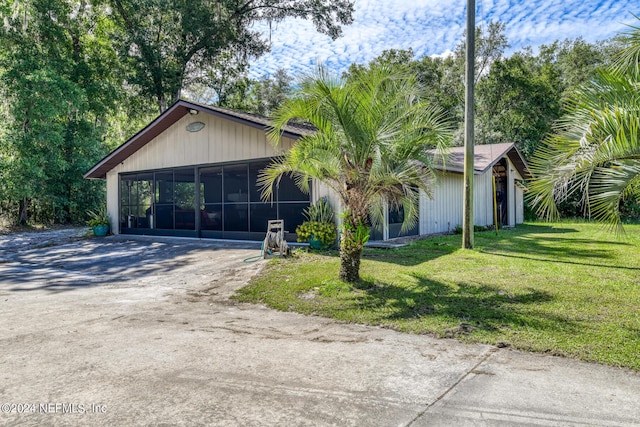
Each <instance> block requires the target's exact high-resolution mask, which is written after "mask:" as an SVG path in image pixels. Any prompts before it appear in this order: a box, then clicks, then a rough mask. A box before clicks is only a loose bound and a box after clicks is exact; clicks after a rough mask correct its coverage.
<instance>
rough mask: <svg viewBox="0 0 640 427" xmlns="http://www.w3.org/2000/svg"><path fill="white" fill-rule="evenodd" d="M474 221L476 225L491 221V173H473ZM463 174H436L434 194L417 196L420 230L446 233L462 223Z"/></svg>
mask: <svg viewBox="0 0 640 427" xmlns="http://www.w3.org/2000/svg"><path fill="white" fill-rule="evenodd" d="M473 187H474V195H473V199H474V200H473V206H474V208H473V221H474V223H475V225H490V224H492V223H493V199H492V181H491V174H490V173H485V174H482V175H474V177H473ZM463 189H464V176H463V175H462V174H458V173H446V174H441V175H439V176H438V177H437V180H436V182H435V183H434V186H433V194H432V196H433V198H432V199H429V197H428V196H427V195H426V194H423V195H422V196H421V197H420V234H434V233H447V232H450V231H453V230H454V229H455V227H456V226H458V225H460V226H461V225H462V213H463V212H462V208H463V206H462V205H463V200H462V198H463Z"/></svg>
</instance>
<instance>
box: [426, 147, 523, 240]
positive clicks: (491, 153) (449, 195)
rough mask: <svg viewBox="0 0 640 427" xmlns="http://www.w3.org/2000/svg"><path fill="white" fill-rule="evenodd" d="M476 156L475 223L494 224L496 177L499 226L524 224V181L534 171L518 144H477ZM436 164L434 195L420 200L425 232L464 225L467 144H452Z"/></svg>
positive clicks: (451, 229)
mask: <svg viewBox="0 0 640 427" xmlns="http://www.w3.org/2000/svg"><path fill="white" fill-rule="evenodd" d="M474 157H475V158H474V173H473V175H474V177H473V187H474V193H473V206H474V210H473V220H474V224H475V225H480V226H487V225H492V224H494V195H493V191H494V190H493V177H495V191H496V194H495V201H496V204H497V206H496V213H497V219H498V223H499V226H500V227H505V226H506V227H513V226H515V225H516V224H522V223H523V222H524V189H525V187H524V185H523V181H524V180H526V179H528V178H530V173H529V170H528V167H527V163H526V161H525V160H524V157H522V154H520V152H519V151H518V149H517V148H516V146H515V144H513V143H502V144H486V145H476V146H475V147H474ZM436 159H437V158H436ZM436 168H437V169H438V170H439V171H440V173H439V174H438V177H437V180H436V185H434V188H433V193H432V198H428V197H423V198H421V202H420V218H421V221H420V225H421V228H420V233H421V234H435V233H445V232H449V231H453V229H455V227H456V226H459V225H462V216H463V215H462V214H463V212H462V192H463V186H464V179H463V171H464V147H451V148H450V149H449V150H448V157H447V158H446V159H445V161H444V162H442V161H437V162H436Z"/></svg>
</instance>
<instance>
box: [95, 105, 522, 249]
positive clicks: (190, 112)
mask: <svg viewBox="0 0 640 427" xmlns="http://www.w3.org/2000/svg"><path fill="white" fill-rule="evenodd" d="M268 126H269V122H268V120H267V119H266V118H265V117H262V116H258V115H254V114H248V113H242V112H238V111H232V110H228V109H224V108H219V107H212V106H204V105H200V104H196V103H193V102H188V101H183V100H180V101H177V102H176V103H175V104H173V105H172V106H171V107H169V108H168V109H167V110H166V111H165V112H164V113H162V114H161V115H160V116H158V117H157V118H156V119H155V120H154V121H152V122H151V123H149V125H147V126H146V127H145V128H144V129H142V130H141V131H140V132H138V133H137V134H136V135H134V136H133V137H132V138H130V139H129V140H128V141H126V142H125V143H124V144H122V145H121V146H119V147H118V148H116V149H115V150H114V151H113V152H111V153H110V154H109V155H107V156H106V157H105V158H104V159H102V160H100V161H99V162H98V163H97V164H96V165H95V166H94V167H93V168H91V169H90V170H89V171H88V172H87V173H86V174H85V178H93V179H106V183H107V211H108V213H109V216H110V217H111V220H112V232H113V233H115V234H150V235H170V236H184V237H202V238H223V239H238V240H247V239H248V240H262V239H263V238H264V235H265V232H266V227H267V221H268V220H270V219H283V220H284V222H285V228H286V229H287V230H289V231H290V232H292V233H293V232H295V229H296V226H297V225H299V224H301V223H302V222H303V221H304V217H303V210H304V209H305V208H306V207H308V206H309V205H310V204H311V203H312V202H314V201H316V200H318V199H320V198H321V197H327V198H328V199H329V200H330V202H331V203H332V205H333V207H334V209H336V210H339V209H340V206H338V205H339V201H338V200H337V198H336V197H335V195H334V194H331V191H330V190H328V189H327V188H326V187H325V186H324V185H322V184H320V183H315V182H314V183H313V184H312V188H311V194H304V193H302V192H301V191H300V190H299V189H298V188H297V187H296V185H295V184H294V182H293V181H292V180H291V179H289V178H288V177H283V179H282V180H281V181H280V184H279V188H278V189H277V191H276V192H274V194H275V196H274V200H273V202H266V203H265V202H263V201H262V200H261V199H260V189H259V188H258V187H257V185H256V180H257V177H258V174H259V172H260V170H261V169H262V168H264V167H265V166H266V165H267V164H269V162H271V161H272V159H273V158H274V157H276V156H278V155H281V154H282V153H283V152H285V150H287V149H289V148H290V147H291V146H292V144H294V143H295V141H296V140H297V139H298V138H300V137H302V136H304V135H306V134H309V133H310V132H313V129H312V128H309V127H305V126H301V125H290V126H287V128H286V129H285V132H284V134H283V138H282V142H281V144H280V145H279V146H278V147H277V148H274V147H273V145H272V144H271V143H270V142H269V141H268V140H267V137H266V133H265V131H266V129H267V128H268ZM460 153H461V151H460V150H459V149H458V148H453V149H452V152H451V157H450V158H448V159H447V160H446V162H444V164H443V165H441V166H440V169H441V170H442V173H441V174H439V175H440V176H438V179H437V182H436V185H435V186H434V191H433V199H429V198H428V197H427V195H423V197H421V202H420V221H419V224H418V226H417V227H415V228H414V229H413V230H408V231H406V232H403V233H402V235H417V234H432V233H439V232H446V231H450V230H452V229H453V228H455V226H456V225H459V224H461V223H462V174H461V170H462V169H461V164H462V158H461V154H460ZM492 174H496V176H498V183H499V184H498V188H499V191H501V194H503V195H504V196H502V198H501V199H500V200H501V201H500V203H501V204H500V206H501V208H502V209H503V211H502V216H501V218H502V223H503V224H505V225H515V224H516V223H519V222H522V219H523V205H522V203H523V202H522V200H523V197H522V188H520V187H519V185H518V182H519V180H522V179H524V178H526V177H527V174H528V172H527V168H526V163H525V162H524V160H523V158H522V156H521V155H520V153H519V152H518V150H517V149H516V148H515V146H514V145H513V144H496V145H491V146H477V147H476V163H475V189H476V193H475V223H476V224H477V225H488V224H492V223H493V204H492V203H493V197H492V190H491V176H492ZM401 223H402V211H399V212H398V211H395V212H387V215H386V218H385V224H384V227H383V229H381V230H374V232H373V233H372V240H386V239H389V238H393V237H398V236H400V224H401ZM292 233H290V234H288V236H287V238H288V239H295V235H293V234H292Z"/></svg>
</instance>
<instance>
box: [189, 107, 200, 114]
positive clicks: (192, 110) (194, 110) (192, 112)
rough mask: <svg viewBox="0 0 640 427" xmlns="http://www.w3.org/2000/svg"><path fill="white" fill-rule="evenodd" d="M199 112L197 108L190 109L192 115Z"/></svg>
mask: <svg viewBox="0 0 640 427" xmlns="http://www.w3.org/2000/svg"><path fill="white" fill-rule="evenodd" d="M198 113H199V111H198V110H196V109H195V108H192V109H190V110H189V114H191V115H192V116H195V115H196V114H198Z"/></svg>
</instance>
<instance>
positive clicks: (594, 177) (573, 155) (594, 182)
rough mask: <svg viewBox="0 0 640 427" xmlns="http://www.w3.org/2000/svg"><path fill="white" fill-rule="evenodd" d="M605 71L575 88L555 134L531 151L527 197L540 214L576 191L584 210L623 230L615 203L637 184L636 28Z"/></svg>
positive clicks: (552, 212) (639, 45) (554, 213)
mask: <svg viewBox="0 0 640 427" xmlns="http://www.w3.org/2000/svg"><path fill="white" fill-rule="evenodd" d="M624 41H625V42H626V44H627V48H626V49H624V50H622V51H621V52H620V53H619V54H618V57H617V59H616V61H615V63H614V64H613V66H612V67H610V68H609V69H607V70H604V71H602V72H600V73H599V74H598V75H597V76H596V78H595V79H594V80H593V81H591V82H590V83H589V84H587V85H585V86H583V87H582V88H581V89H580V90H579V91H577V92H576V94H575V95H574V97H573V99H572V100H571V103H570V112H569V114H568V115H567V116H565V117H564V118H563V119H561V120H560V121H559V122H558V123H557V127H556V133H555V134H554V135H552V136H551V137H549V138H548V139H547V140H546V141H545V143H544V144H543V145H542V146H541V147H540V148H539V149H538V150H537V151H536V152H535V153H534V155H533V157H532V159H531V161H530V170H531V171H532V173H533V175H534V180H533V182H532V183H531V185H530V194H529V197H530V198H531V199H530V200H531V201H532V204H533V205H534V206H535V208H536V212H537V214H538V215H539V216H541V217H543V218H546V219H554V218H557V217H558V216H559V212H558V208H557V203H559V202H561V201H563V200H565V199H566V198H567V197H569V196H570V195H572V194H576V193H577V194H580V195H581V197H582V202H583V206H584V207H585V213H586V214H587V215H588V216H589V217H592V218H594V219H597V220H599V221H603V222H605V223H609V224H611V225H612V226H613V227H615V228H617V229H618V231H621V230H622V227H621V224H622V223H621V215H620V205H621V203H622V201H623V200H624V199H625V198H627V197H638V196H639V195H640V193H639V192H638V189H639V186H638V184H640V78H639V77H640V27H632V31H630V32H628V33H627V34H626V37H625V38H624Z"/></svg>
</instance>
